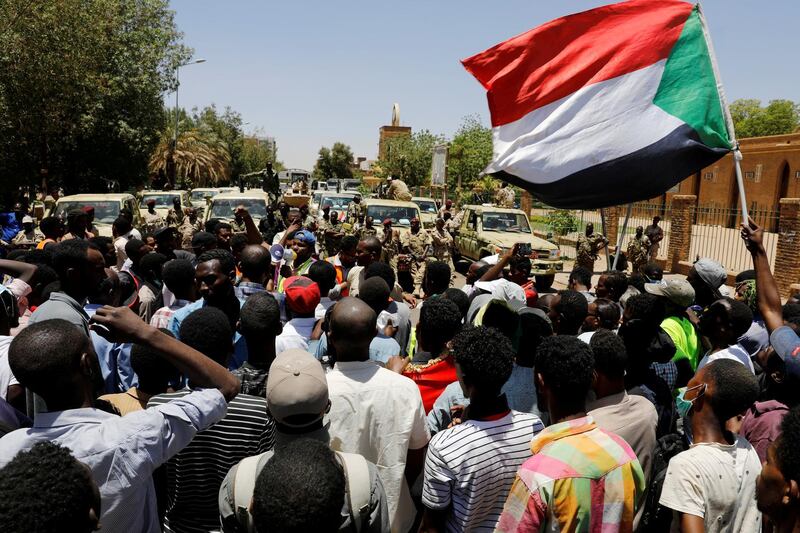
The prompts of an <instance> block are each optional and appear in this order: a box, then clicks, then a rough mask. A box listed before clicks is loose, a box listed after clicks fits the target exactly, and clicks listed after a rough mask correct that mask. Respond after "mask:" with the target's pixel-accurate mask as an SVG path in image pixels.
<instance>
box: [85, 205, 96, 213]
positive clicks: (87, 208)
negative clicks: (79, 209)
mask: <svg viewBox="0 0 800 533" xmlns="http://www.w3.org/2000/svg"><path fill="white" fill-rule="evenodd" d="M83 212H84V213H86V214H89V213H94V206H93V205H86V206H84V207H83Z"/></svg>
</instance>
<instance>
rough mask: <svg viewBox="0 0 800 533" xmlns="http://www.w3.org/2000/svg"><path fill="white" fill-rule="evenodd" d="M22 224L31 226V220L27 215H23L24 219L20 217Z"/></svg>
mask: <svg viewBox="0 0 800 533" xmlns="http://www.w3.org/2000/svg"><path fill="white" fill-rule="evenodd" d="M22 223H23V224H33V218H31V217H30V216H28V215H25V216H24V217H22Z"/></svg>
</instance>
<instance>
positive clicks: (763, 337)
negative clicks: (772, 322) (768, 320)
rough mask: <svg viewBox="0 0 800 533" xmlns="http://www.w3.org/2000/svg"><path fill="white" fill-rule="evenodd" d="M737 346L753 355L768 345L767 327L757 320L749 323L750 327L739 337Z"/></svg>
mask: <svg viewBox="0 0 800 533" xmlns="http://www.w3.org/2000/svg"><path fill="white" fill-rule="evenodd" d="M739 346H741V347H742V348H744V349H745V351H746V352H747V353H748V354H749V355H750V357H754V356H755V355H756V354H757V353H758V352H760V351H761V350H763V349H764V348H766V347H767V346H769V333H768V332H767V328H766V327H764V325H763V324H761V323H759V322H753V323H752V324H750V329H748V330H747V332H746V333H745V334H744V335H742V336H741V337H739Z"/></svg>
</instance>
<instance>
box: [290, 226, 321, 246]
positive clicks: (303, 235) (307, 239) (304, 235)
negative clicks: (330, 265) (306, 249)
mask: <svg viewBox="0 0 800 533" xmlns="http://www.w3.org/2000/svg"><path fill="white" fill-rule="evenodd" d="M294 240H296V241H300V242H304V243H306V244H316V242H317V238H316V237H314V234H313V233H311V232H310V231H308V230H305V229H301V230H300V231H298V232H297V233H295V234H294Z"/></svg>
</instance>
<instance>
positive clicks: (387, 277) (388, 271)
mask: <svg viewBox="0 0 800 533" xmlns="http://www.w3.org/2000/svg"><path fill="white" fill-rule="evenodd" d="M375 276H378V277H381V278H383V281H385V282H386V284H387V285H388V286H389V290H391V289H392V288H393V287H394V286H395V284H396V283H397V276H396V275H395V273H394V269H393V268H392V267H390V266H389V265H388V264H386V263H384V262H382V261H375V262H374V263H371V264H370V265H369V266H368V267H367V270H366V271H365V272H364V279H369V278H373V277H375Z"/></svg>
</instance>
